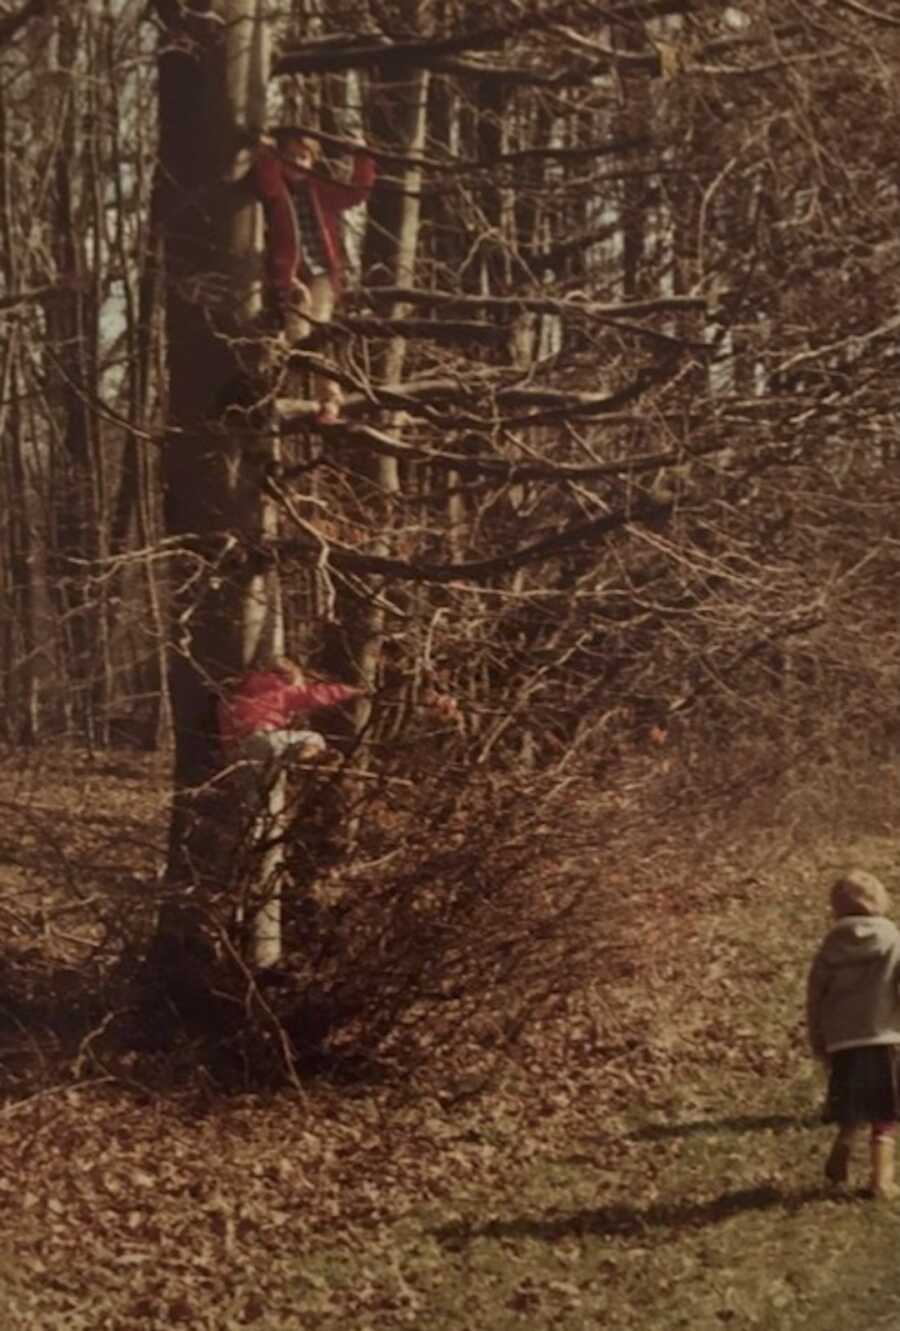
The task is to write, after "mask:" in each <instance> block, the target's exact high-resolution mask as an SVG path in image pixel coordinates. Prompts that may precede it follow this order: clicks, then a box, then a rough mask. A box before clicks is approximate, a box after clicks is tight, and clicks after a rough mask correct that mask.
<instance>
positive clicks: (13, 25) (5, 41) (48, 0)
mask: <svg viewBox="0 0 900 1331" xmlns="http://www.w3.org/2000/svg"><path fill="white" fill-rule="evenodd" d="M58 7H59V0H26V3H25V4H24V5H23V6H22V8H21V9H20V10H19V12H18V13H17V14H9V15H7V17H6V18H5V19H3V20H2V21H0V46H8V45H9V44H10V42H11V41H12V40H13V38H14V37H15V36H16V34H17V33H18V31H19V29H20V28H24V26H25V24H26V23H30V22H31V20H32V19H33V18H48V17H49V16H50V15H51V14H52V13H53V11H54V9H57V8H58Z"/></svg>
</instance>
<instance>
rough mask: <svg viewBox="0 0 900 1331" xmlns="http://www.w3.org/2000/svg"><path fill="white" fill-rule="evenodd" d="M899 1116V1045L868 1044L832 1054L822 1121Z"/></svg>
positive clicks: (878, 1120) (843, 1122)
mask: <svg viewBox="0 0 900 1331" xmlns="http://www.w3.org/2000/svg"><path fill="white" fill-rule="evenodd" d="M892 1119H900V1045H895V1044H867V1045H859V1046H857V1047H856V1048H855V1049H838V1050H837V1051H836V1052H835V1053H833V1054H832V1055H831V1075H830V1076H829V1079H828V1094H827V1096H826V1097H825V1108H824V1109H823V1110H822V1122H823V1123H840V1124H841V1125H843V1126H849V1125H850V1124H851V1123H886V1122H888V1121H890V1120H892Z"/></svg>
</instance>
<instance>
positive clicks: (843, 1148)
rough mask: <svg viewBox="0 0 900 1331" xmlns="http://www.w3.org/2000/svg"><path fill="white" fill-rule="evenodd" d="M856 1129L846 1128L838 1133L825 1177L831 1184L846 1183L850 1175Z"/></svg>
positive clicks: (826, 1167)
mask: <svg viewBox="0 0 900 1331" xmlns="http://www.w3.org/2000/svg"><path fill="white" fill-rule="evenodd" d="M855 1136H856V1128H855V1127H845V1128H841V1129H839V1131H838V1135H837V1136H836V1137H835V1139H834V1145H833V1146H832V1148H831V1151H830V1153H829V1156H828V1159H827V1160H826V1161H825V1177H826V1178H827V1179H828V1182H829V1183H846V1182H847V1178H848V1176H849V1173H850V1154H851V1152H852V1150H853V1139H854V1137H855Z"/></svg>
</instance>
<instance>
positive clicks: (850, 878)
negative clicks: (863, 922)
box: [831, 869, 890, 917]
mask: <svg viewBox="0 0 900 1331" xmlns="http://www.w3.org/2000/svg"><path fill="white" fill-rule="evenodd" d="M889 905H890V901H889V898H888V894H887V889H886V888H885V886H884V884H883V883H882V881H881V879H880V878H876V877H875V875H874V874H873V873H869V872H868V871H867V870H866V869H849V870H848V871H847V872H846V873H844V874H841V876H840V878H839V879H838V880H837V882H836V883H835V884H834V885H833V886H832V889H831V909H832V910H833V911H834V914H835V915H836V916H838V917H840V916H843V915H886V914H887V912H888V908H889Z"/></svg>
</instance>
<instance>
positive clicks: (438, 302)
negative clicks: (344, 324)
mask: <svg viewBox="0 0 900 1331" xmlns="http://www.w3.org/2000/svg"><path fill="white" fill-rule="evenodd" d="M369 295H370V296H371V298H372V299H374V300H379V301H381V300H388V301H391V302H394V301H400V302H403V303H404V304H407V305H418V306H431V307H434V308H440V307H441V306H446V305H453V306H457V307H459V308H461V309H472V308H475V309H479V310H512V311H519V310H532V311H533V312H534V313H536V314H557V315H567V314H582V315H586V316H588V317H589V318H591V319H597V320H599V321H601V322H603V321H611V320H615V319H621V318H623V317H625V318H631V319H634V318H638V317H639V316H640V315H644V314H674V313H685V312H687V311H690V310H705V309H706V306H707V301H706V298H705V297H704V296H661V297H659V298H658V299H656V300H634V301H625V302H624V303H617V304H614V305H603V304H600V303H598V302H594V301H589V300H586V299H584V297H583V296H581V295H573V297H571V298H570V299H566V300H554V299H552V298H551V297H548V296H469V295H463V294H462V293H456V292H453V291H422V290H420V289H418V288H415V287H370V288H369Z"/></svg>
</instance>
